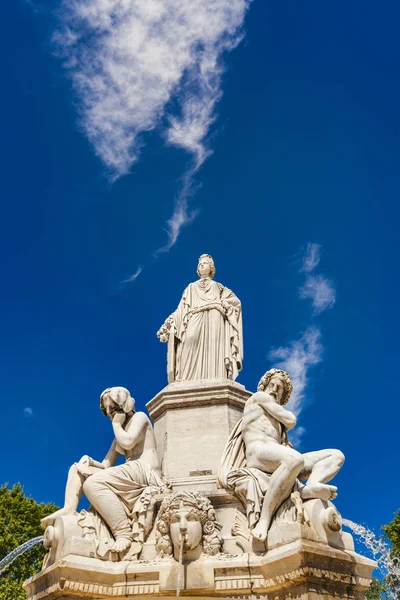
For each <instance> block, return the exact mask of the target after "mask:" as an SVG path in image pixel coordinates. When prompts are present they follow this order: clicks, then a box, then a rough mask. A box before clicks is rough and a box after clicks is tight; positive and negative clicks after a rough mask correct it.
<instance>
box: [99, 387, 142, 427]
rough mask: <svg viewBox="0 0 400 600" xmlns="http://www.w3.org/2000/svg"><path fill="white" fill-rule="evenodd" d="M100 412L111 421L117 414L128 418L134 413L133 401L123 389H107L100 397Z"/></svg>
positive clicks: (127, 391)
mask: <svg viewBox="0 0 400 600" xmlns="http://www.w3.org/2000/svg"><path fill="white" fill-rule="evenodd" d="M100 410H101V412H102V413H103V415H105V416H106V417H109V418H110V419H111V420H112V419H113V417H114V415H115V413H118V412H119V413H125V414H126V416H127V417H130V416H132V415H133V413H134V412H135V400H134V399H133V398H132V396H131V394H130V392H129V390H127V389H126V388H124V387H120V386H117V387H112V388H107V389H106V390H104V392H103V393H102V394H101V396H100Z"/></svg>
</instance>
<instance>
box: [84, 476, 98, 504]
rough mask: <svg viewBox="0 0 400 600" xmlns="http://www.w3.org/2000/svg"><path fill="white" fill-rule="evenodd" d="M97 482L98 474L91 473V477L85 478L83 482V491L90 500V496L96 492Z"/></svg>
mask: <svg viewBox="0 0 400 600" xmlns="http://www.w3.org/2000/svg"><path fill="white" fill-rule="evenodd" d="M96 484H97V481H96V475H90V477H88V478H87V479H85V481H84V482H83V493H84V494H85V496H86V497H87V498H88V499H89V500H90V496H92V495H93V493H95V492H96V490H97V485H96Z"/></svg>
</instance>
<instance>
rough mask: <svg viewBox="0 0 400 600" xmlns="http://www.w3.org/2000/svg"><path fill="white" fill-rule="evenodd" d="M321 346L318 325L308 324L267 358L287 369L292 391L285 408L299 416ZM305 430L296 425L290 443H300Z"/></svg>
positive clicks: (318, 360) (321, 352)
mask: <svg viewBox="0 0 400 600" xmlns="http://www.w3.org/2000/svg"><path fill="white" fill-rule="evenodd" d="M322 355H323V346H322V344H321V332H320V330H319V328H318V327H316V326H314V325H310V326H309V327H308V328H307V329H306V331H305V332H304V333H303V335H302V336H301V338H300V339H298V340H295V341H292V342H290V343H289V344H288V345H287V346H285V347H280V348H274V349H272V350H271V351H270V354H269V358H270V359H271V360H273V361H278V362H274V365H275V366H276V367H278V368H279V369H283V370H284V371H287V372H288V373H289V375H290V376H291V378H292V381H293V393H292V395H291V398H290V400H289V402H288V405H287V408H288V409H289V410H292V411H293V412H294V413H295V415H296V416H299V415H300V413H301V411H302V410H303V408H304V406H305V391H306V387H307V384H308V381H309V370H310V368H311V367H313V366H315V365H317V364H318V363H319V362H321V360H322ZM304 432H305V429H304V427H301V426H297V427H296V428H295V429H294V430H293V431H292V432H291V434H290V439H291V441H292V443H293V444H294V445H295V446H296V445H297V444H300V442H301V438H302V436H303V434H304Z"/></svg>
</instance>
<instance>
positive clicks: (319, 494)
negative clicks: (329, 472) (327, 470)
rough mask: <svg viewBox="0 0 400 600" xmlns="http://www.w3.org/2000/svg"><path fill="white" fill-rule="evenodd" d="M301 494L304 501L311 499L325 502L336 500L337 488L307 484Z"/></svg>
mask: <svg viewBox="0 0 400 600" xmlns="http://www.w3.org/2000/svg"><path fill="white" fill-rule="evenodd" d="M300 493H301V497H302V498H303V500H308V499H310V498H319V499H320V500H325V501H326V500H334V498H336V496H337V487H336V486H335V485H327V484H326V483H310V484H308V483H307V484H306V485H305V486H304V487H303V489H302V490H301V492H300Z"/></svg>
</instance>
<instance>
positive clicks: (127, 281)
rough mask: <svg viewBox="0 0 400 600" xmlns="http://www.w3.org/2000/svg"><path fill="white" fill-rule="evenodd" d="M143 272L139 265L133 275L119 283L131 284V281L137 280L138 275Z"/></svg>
mask: <svg viewBox="0 0 400 600" xmlns="http://www.w3.org/2000/svg"><path fill="white" fill-rule="evenodd" d="M142 271H143V267H142V266H141V265H139V266H138V268H137V269H136V271H135V272H134V274H133V275H130V276H129V277H128V278H127V279H124V280H123V281H121V283H132V282H133V281H135V279H137V278H138V277H139V275H140V273H141V272H142Z"/></svg>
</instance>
